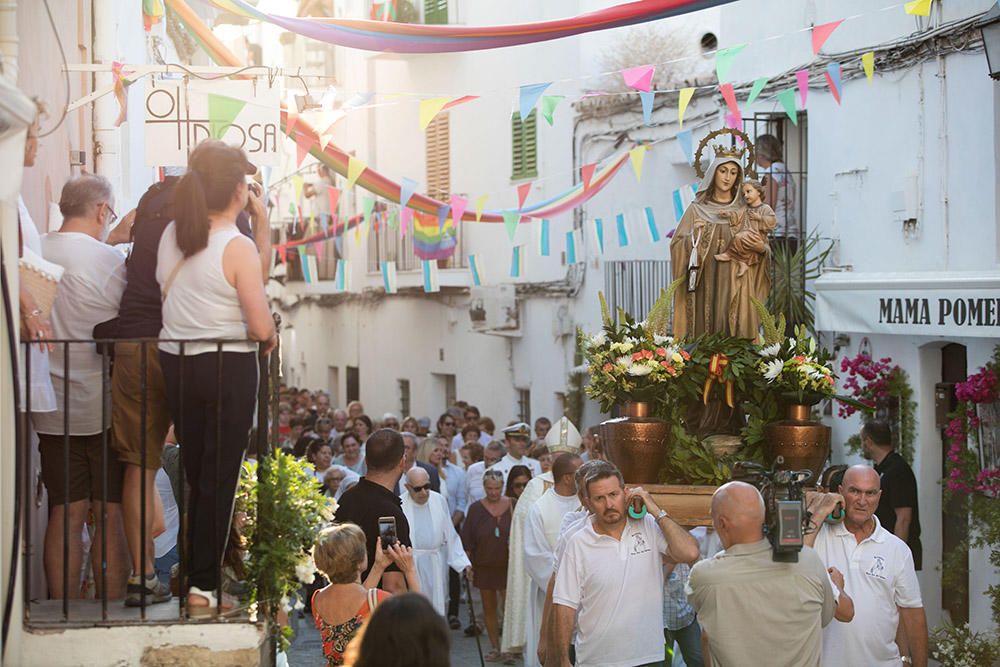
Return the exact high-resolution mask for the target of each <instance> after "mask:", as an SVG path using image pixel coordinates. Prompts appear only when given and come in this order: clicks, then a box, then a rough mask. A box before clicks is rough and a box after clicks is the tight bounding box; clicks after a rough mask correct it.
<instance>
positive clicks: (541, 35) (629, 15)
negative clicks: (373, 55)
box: [168, 0, 733, 53]
mask: <svg viewBox="0 0 1000 667" xmlns="http://www.w3.org/2000/svg"><path fill="white" fill-rule="evenodd" d="M169 1H170V0H168V2H169ZM201 1H202V2H203V3H206V4H212V5H215V6H216V7H218V8H219V9H222V10H225V11H229V12H232V13H234V14H237V15H238V16H244V17H246V18H249V19H256V20H259V21H264V22H267V23H271V24H273V25H276V26H280V27H281V28H284V29H285V30H288V31H290V32H294V33H296V34H299V35H302V36H304V37H309V38H311V39H316V40H319V41H323V42H327V43H330V44H336V45H337V46H346V47H349V48H353V49H363V50H365V51H380V52H388V53H454V52H459V51H480V50H483V49H498V48H503V47H507V46H517V45H518V44H534V43H537V42H545V41H549V40H553V39H561V38H563V37H570V36H572V35H580V34H584V33H588V32H594V31H598V30H608V29H611V28H620V27H622V26H629V25H637V24H639V23H646V22H648V21H656V20H659V19H663V18H667V17H669V16H679V15H681V14H687V13H688V12H694V11H698V10H699V9H705V8H707V7H717V6H720V5H724V4H727V3H729V2H732V1H733V0H639V1H637V2H629V3H626V4H621V5H615V6H613V7H608V8H606V9H601V10H598V11H595V12H590V13H588V14H580V15H579V16H574V17H571V18H565V19H556V20H553V21H539V22H536V23H522V24H513V25H498V26H465V25H424V24H420V23H396V22H388V21H372V20H365V19H344V18H298V17H292V16H281V15H277V14H268V13H265V12H262V11H260V10H259V9H257V8H256V7H254V6H253V5H251V4H249V3H248V2H244V0H201Z"/></svg>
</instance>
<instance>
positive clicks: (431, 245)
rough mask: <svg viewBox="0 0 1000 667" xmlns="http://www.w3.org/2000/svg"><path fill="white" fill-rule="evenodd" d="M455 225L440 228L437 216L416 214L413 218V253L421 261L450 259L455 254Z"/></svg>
mask: <svg viewBox="0 0 1000 667" xmlns="http://www.w3.org/2000/svg"><path fill="white" fill-rule="evenodd" d="M456 245H457V241H456V240H455V223H453V222H452V220H451V218H448V219H446V220H445V221H444V224H443V225H442V226H438V218H437V217H436V216H430V215H423V214H422V213H416V214H415V215H414V218H413V252H414V254H415V255H416V256H417V257H419V258H420V259H448V258H449V257H451V256H452V255H453V254H454V253H455V246H456Z"/></svg>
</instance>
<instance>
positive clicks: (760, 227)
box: [715, 179, 778, 276]
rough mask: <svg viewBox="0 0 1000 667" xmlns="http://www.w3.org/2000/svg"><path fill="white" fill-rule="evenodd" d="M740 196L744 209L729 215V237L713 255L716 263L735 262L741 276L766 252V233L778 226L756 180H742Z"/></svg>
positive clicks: (762, 188) (772, 210)
mask: <svg viewBox="0 0 1000 667" xmlns="http://www.w3.org/2000/svg"><path fill="white" fill-rule="evenodd" d="M743 199H744V200H745V201H746V203H747V208H745V209H743V210H742V211H741V212H740V213H735V212H734V213H732V214H731V215H730V217H729V224H730V226H731V227H732V228H733V240H732V241H730V242H729V247H728V248H726V249H725V250H724V251H723V252H721V253H719V254H718V255H716V256H715V259H717V260H718V261H720V262H736V264H737V267H736V275H737V276H742V275H743V274H744V273H746V270H747V268H748V267H750V266H752V265H754V264H756V263H758V262H759V261H760V258H761V256H762V255H763V254H764V253H765V252H766V251H767V247H768V246H767V234H768V233H769V232H771V231H772V230H773V229H774V228H775V227H777V225H778V218H777V217H776V216H775V215H774V209H772V208H771V207H770V206H768V205H767V204H765V203H764V186H763V185H761V183H760V181H755V180H752V179H748V180H746V181H744V183H743Z"/></svg>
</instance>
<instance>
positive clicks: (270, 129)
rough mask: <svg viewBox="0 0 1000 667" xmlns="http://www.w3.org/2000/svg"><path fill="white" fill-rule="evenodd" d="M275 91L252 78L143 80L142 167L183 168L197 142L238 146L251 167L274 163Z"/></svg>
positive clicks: (277, 135) (277, 141)
mask: <svg viewBox="0 0 1000 667" xmlns="http://www.w3.org/2000/svg"><path fill="white" fill-rule="evenodd" d="M279 95H280V91H279V89H278V87H277V86H268V85H267V84H266V83H261V82H257V83H256V85H255V84H254V82H253V81H190V82H188V83H187V84H185V83H184V82H183V81H155V82H149V83H147V84H146V95H145V104H144V108H145V118H144V127H145V140H146V166H149V167H183V166H185V165H187V158H188V154H189V153H190V152H191V151H192V150H194V147H195V146H197V145H198V144H199V143H200V142H201V141H204V140H205V139H208V138H211V137H214V138H219V139H222V140H223V141H225V142H226V143H227V144H231V145H233V146H236V147H238V148H242V149H243V151H244V152H245V153H246V154H247V157H248V158H249V159H250V162H252V163H253V164H255V165H257V166H261V165H270V166H272V167H276V166H279V165H280V163H281V156H282V150H281V149H282V146H281V142H282V134H281V129H280V128H281V126H280V105H281V101H280V97H279Z"/></svg>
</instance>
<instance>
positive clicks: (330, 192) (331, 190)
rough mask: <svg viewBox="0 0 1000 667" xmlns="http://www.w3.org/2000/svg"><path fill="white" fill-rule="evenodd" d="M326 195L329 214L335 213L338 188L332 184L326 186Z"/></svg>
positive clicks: (338, 201) (338, 202) (338, 203)
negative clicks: (328, 200)
mask: <svg viewBox="0 0 1000 667" xmlns="http://www.w3.org/2000/svg"><path fill="white" fill-rule="evenodd" d="M326 193H327V197H329V199H330V215H336V214H337V207H338V206H340V190H338V189H337V188H335V187H333V186H332V185H328V186H326Z"/></svg>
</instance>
